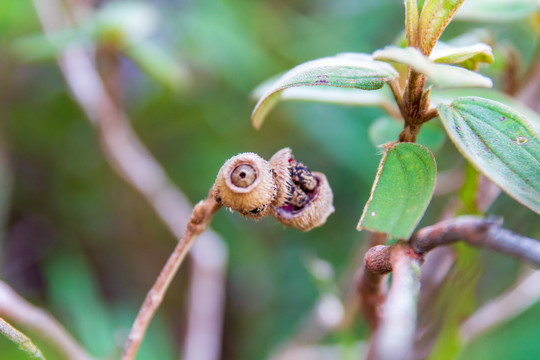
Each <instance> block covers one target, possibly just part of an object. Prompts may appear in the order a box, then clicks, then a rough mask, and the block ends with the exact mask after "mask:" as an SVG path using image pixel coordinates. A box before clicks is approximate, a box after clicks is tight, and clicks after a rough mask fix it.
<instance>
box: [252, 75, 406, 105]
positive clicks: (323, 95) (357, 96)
mask: <svg viewBox="0 0 540 360" xmlns="http://www.w3.org/2000/svg"><path fill="white" fill-rule="evenodd" d="M279 77H280V76H277V77H273V78H270V79H268V80H266V81H264V82H263V83H261V84H260V85H259V86H257V87H256V88H255V89H254V90H253V91H252V93H251V97H252V98H253V99H255V100H257V99H260V98H261V97H262V96H263V95H264V94H265V93H266V92H268V91H269V90H270V89H272V87H273V85H274V83H275V82H276V80H277V79H279ZM279 100H280V101H291V100H292V101H311V102H318V103H327V104H338V105H351V106H376V107H381V108H390V107H392V106H395V102H393V97H392V93H391V92H390V91H385V88H382V89H379V90H374V91H373V90H371V91H370V90H360V89H350V88H338V87H331V86H299V87H291V88H288V89H285V90H283V91H282V92H281V96H280V98H279ZM396 111H399V110H397V108H396Z"/></svg>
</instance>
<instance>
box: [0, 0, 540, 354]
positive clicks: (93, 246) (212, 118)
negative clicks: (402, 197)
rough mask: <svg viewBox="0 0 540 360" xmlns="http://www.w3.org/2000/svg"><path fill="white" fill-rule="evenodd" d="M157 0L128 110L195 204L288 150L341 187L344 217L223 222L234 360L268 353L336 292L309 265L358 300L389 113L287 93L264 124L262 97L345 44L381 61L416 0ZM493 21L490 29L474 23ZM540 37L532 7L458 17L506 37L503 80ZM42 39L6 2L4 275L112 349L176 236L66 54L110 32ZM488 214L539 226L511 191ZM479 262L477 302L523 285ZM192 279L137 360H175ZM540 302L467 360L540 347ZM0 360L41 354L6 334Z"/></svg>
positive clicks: (500, 53) (14, 0)
mask: <svg viewBox="0 0 540 360" xmlns="http://www.w3.org/2000/svg"><path fill="white" fill-rule="evenodd" d="M38 1H39V0H38ZM67 3H70V2H69V1H68V2H67ZM87 3H91V4H92V5H94V6H96V8H101V9H103V8H104V7H105V6H106V5H107V1H87ZM142 3H143V5H144V6H145V7H147V8H148V9H150V10H148V16H149V17H151V15H152V14H156V16H159V20H157V21H156V22H155V24H154V25H155V30H154V31H153V32H152V33H151V35H149V36H150V37H149V38H148V39H147V40H146V41H147V42H148V43H151V44H158V46H159V47H160V49H162V50H163V55H164V56H163V59H161V58H160V57H159V56H158V55H156V57H155V58H154V57H152V56H146V57H145V56H144V55H145V54H146V55H148V54H152V53H151V52H150V53H148V52H146V50H145V49H142V50H141V52H142V54H143V55H140V53H141V52H139V56H137V55H136V54H135V52H134V53H132V54H131V56H130V54H129V53H128V54H126V56H124V57H123V59H122V63H121V70H122V82H123V84H122V86H123V88H124V89H125V90H126V91H125V94H124V95H125V97H124V100H125V108H126V111H127V113H128V114H129V116H130V119H131V121H132V125H133V127H134V128H135V130H136V132H137V133H138V135H139V136H140V137H141V138H142V140H143V141H144V143H145V144H146V145H147V146H148V148H149V149H150V151H151V152H152V154H153V155H154V156H155V157H156V158H157V159H158V160H159V162H160V163H161V164H162V165H163V166H164V168H165V169H166V171H167V173H168V174H169V176H170V177H171V179H172V180H173V181H174V182H175V183H176V184H177V185H178V186H179V187H180V188H181V189H182V191H183V192H184V193H185V194H186V195H187V196H188V197H189V199H190V200H191V201H192V202H196V201H198V200H200V199H202V198H204V197H205V196H206V193H207V191H208V189H209V188H210V187H211V186H212V184H213V181H214V179H215V176H216V174H217V171H218V170H219V168H220V167H221V165H222V164H223V162H224V161H225V160H226V159H227V158H229V157H230V156H232V155H235V154H237V153H239V152H244V151H253V152H257V153H258V154H260V155H261V156H263V157H264V158H266V159H269V158H270V156H271V155H272V154H273V153H274V152H276V151H277V150H279V149H281V148H283V147H286V146H288V147H291V148H292V149H293V152H294V154H295V157H296V158H297V159H299V160H300V161H302V162H304V163H305V164H307V165H308V166H309V167H310V168H311V169H313V170H317V171H322V172H324V173H325V174H326V175H327V177H328V179H329V182H330V184H331V186H332V188H333V191H334V206H335V208H336V212H335V214H333V215H332V216H331V217H330V218H329V220H328V222H327V224H326V225H325V226H323V227H321V228H318V229H315V230H313V231H310V232H309V233H302V232H300V231H298V230H294V229H289V228H284V227H283V226H281V225H280V224H278V223H276V222H275V221H274V220H273V219H271V218H268V219H266V218H265V219H263V220H261V221H259V222H253V221H248V220H245V219H243V218H241V217H240V216H239V215H238V214H231V213H229V212H227V211H221V212H220V213H218V214H217V216H216V217H215V218H214V220H213V222H212V227H213V228H214V229H215V230H216V231H217V232H218V233H219V234H220V235H221V236H222V237H223V238H224V239H225V241H226V243H227V246H228V248H229V265H228V273H227V279H226V287H227V299H226V311H225V329H224V338H223V359H235V360H247V359H264V358H267V357H269V356H270V355H271V354H272V353H273V352H275V351H276V349H277V348H278V347H279V346H280V345H281V344H282V343H284V342H286V341H287V340H289V339H291V338H292V337H293V336H294V335H295V334H297V333H298V332H299V331H300V330H301V329H302V327H303V326H304V319H305V318H306V317H307V316H309V313H310V311H311V309H312V308H313V306H314V304H315V303H316V301H317V300H318V299H319V297H320V296H321V294H322V292H324V291H325V290H323V291H322V292H321V286H320V284H318V283H317V282H316V281H315V280H314V279H313V276H312V274H310V271H309V266H306V264H308V263H309V261H310V259H313V258H320V259H323V260H325V261H327V262H328V263H329V264H330V265H331V266H332V267H333V269H334V272H335V274H336V276H335V277H336V279H341V280H340V282H339V286H340V288H341V289H342V291H343V294H344V293H346V292H347V290H348V289H349V288H350V287H351V286H352V272H353V271H354V269H355V268H357V267H359V266H361V264H362V262H361V259H362V249H365V247H366V246H367V244H366V239H367V237H366V234H364V233H359V232H357V231H356V230H355V228H356V224H357V221H358V219H359V217H360V215H361V212H362V208H363V205H364V203H365V201H366V200H367V198H368V196H369V191H370V188H371V184H372V182H373V179H374V176H375V172H376V168H377V165H378V161H379V155H378V150H377V148H376V146H375V145H374V144H373V143H372V142H371V141H370V139H369V136H368V129H369V127H370V124H371V123H372V122H373V121H374V120H375V119H377V118H379V117H381V116H384V115H385V114H384V112H383V111H382V110H380V109H376V108H355V107H340V106H335V105H321V104H311V103H299V102H289V103H283V104H280V105H279V106H278V107H277V108H276V109H275V110H274V111H273V112H272V113H271V114H270V116H269V118H268V119H267V121H266V122H265V124H264V125H263V127H262V129H261V130H259V131H255V130H254V129H253V127H252V126H251V123H250V113H251V110H252V109H253V106H254V102H253V99H251V97H250V93H251V91H252V90H253V89H254V88H255V87H256V86H257V85H258V84H259V83H261V82H262V81H264V80H266V79H267V78H269V77H271V76H274V75H276V74H278V73H281V72H283V71H286V70H288V69H290V68H292V67H294V66H295V65H297V64H300V63H302V62H304V61H308V60H312V59H315V58H318V57H323V56H329V55H334V54H336V53H339V52H366V53H371V52H373V51H374V50H376V49H378V48H381V47H383V46H385V45H387V44H390V43H392V42H394V41H395V40H396V39H398V38H399V36H400V33H401V31H402V29H403V4H402V1H399V0H379V1H372V0H355V1H352V0H335V1H328V0H327V1H322V0H289V1H284V0H274V1H261V0H255V1H250V0H197V1H184V0H154V1H146V2H142ZM114 21H115V19H114V18H113V20H112V22H113V24H114ZM118 21H120V20H118ZM478 28H479V29H481V32H480V35H478V34H479V32H478V31H476V32H473V30H475V29H478ZM537 29H538V20H537V19H536V17H534V16H531V14H529V13H526V14H524V15H523V14H522V15H520V16H518V17H517V18H515V19H510V20H509V21H506V22H503V23H497V24H491V23H489V22H482V23H476V22H471V21H467V22H465V21H456V22H455V23H453V24H451V25H450V27H449V28H448V31H447V32H446V33H445V37H446V38H447V39H449V38H452V37H455V36H458V35H461V34H464V33H467V32H471V33H474V34H476V35H475V36H477V35H478V36H480V37H482V36H483V37H484V38H489V39H491V41H492V43H493V44H496V45H497V46H496V47H495V54H496V56H497V60H496V63H495V64H494V65H493V66H491V67H490V68H487V67H486V68H483V69H482V70H483V71H484V72H485V73H486V74H489V75H491V76H493V77H494V81H495V83H496V84H498V85H499V86H504V81H505V80H504V71H505V69H507V66H508V61H507V59H508V57H505V54H506V52H505V51H507V50H508V49H511V50H512V51H514V53H515V54H517V65H516V69H517V70H516V72H517V77H518V78H520V79H522V78H523V77H524V76H525V74H526V72H527V69H528V68H529V67H530V64H531V62H532V61H533V60H534V59H535V56H536V55H535V54H536V52H537V36H538V32H537ZM81 31H82V33H83V35H84V34H85V33H84V31H88V30H87V29H86V30H85V29H83V30H81ZM40 34H42V30H41V26H40V23H39V20H38V18H37V16H36V13H35V10H34V7H33V3H32V2H31V1H29V0H2V1H1V2H0V120H1V121H0V220H1V221H2V223H1V225H2V228H1V232H0V241H1V243H0V255H1V257H0V277H1V278H2V280H4V281H6V282H7V283H8V284H10V285H11V286H12V287H13V288H14V289H15V290H16V291H18V292H19V293H20V294H21V295H22V296H24V297H25V298H26V299H28V300H29V301H31V302H32V303H34V304H36V305H39V306H41V307H43V308H46V309H47V310H49V311H50V312H51V313H52V314H53V315H54V316H55V317H56V318H57V319H59V320H60V321H61V322H62V323H63V324H64V325H65V326H66V327H67V329H68V330H69V331H70V332H71V333H72V334H73V335H74V336H75V337H76V338H77V339H78V340H79V341H80V342H81V343H82V344H83V345H84V346H85V347H86V348H87V349H88V350H89V352H90V353H91V354H93V355H95V356H97V357H110V358H115V357H118V354H119V349H120V348H121V347H122V345H123V341H124V338H125V336H126V334H127V331H128V330H129V326H130V325H131V322H132V321H133V319H134V316H135V314H136V311H137V309H138V307H139V306H140V304H141V302H142V300H143V298H144V296H145V294H146V292H147V291H148V289H149V288H150V286H151V284H152V283H153V281H154V279H155V277H156V275H157V274H158V272H159V270H160V269H161V267H162V265H163V263H164V262H165V260H166V258H167V256H168V255H169V253H170V252H171V251H172V249H173V247H174V244H175V239H174V237H173V236H172V235H170V234H169V232H168V231H167V229H166V228H165V227H164V226H163V224H162V223H161V222H160V220H159V219H158V217H157V216H156V215H155V213H154V212H153V211H152V209H151V208H150V206H149V205H148V204H147V203H146V202H145V201H144V199H143V198H142V197H141V196H140V195H139V194H138V193H137V192H136V191H134V190H133V189H132V188H131V186H129V185H128V184H126V183H125V182H123V181H122V179H120V178H119V176H118V175H117V174H116V173H115V172H114V171H113V170H112V169H111V167H110V166H109V164H108V163H107V162H106V160H105V159H104V156H103V154H102V151H101V148H100V144H99V141H98V137H97V134H96V131H95V129H94V128H93V127H92V126H91V125H90V123H89V122H88V120H87V118H86V117H85V114H84V113H83V112H82V111H81V109H80V108H79V106H78V105H77V103H75V102H74V101H73V99H72V97H71V95H70V93H69V91H68V89H67V86H66V84H65V81H64V79H63V77H62V74H61V72H60V71H59V69H58V66H57V63H56V62H55V55H56V54H57V53H58V51H59V49H60V50H61V49H62V48H63V46H64V45H65V43H69V42H70V41H73V42H79V43H83V44H85V45H87V46H89V47H90V46H91V45H92V41H95V38H91V37H85V36H82V35H80V34H75V35H73V34H71V35H69V34H68V35H66V36H59V40H58V41H57V43H55V44H53V45H51V44H50V43H47V42H46V41H44V40H43V38H40ZM78 36H81V38H78ZM66 38H67V39H68V40H66ZM160 54H161V53H160ZM149 57H150V59H148V58H149ZM152 60H155V62H153V61H152ZM175 71H177V72H175ZM539 101H540V100H539ZM435 155H436V158H437V162H438V166H439V170H440V171H445V170H448V169H454V168H463V167H464V166H465V162H464V161H463V160H462V159H461V158H460V156H459V155H458V154H457V151H456V150H455V149H454V147H453V145H452V144H451V143H450V142H449V141H446V142H445V144H444V145H443V147H442V149H441V150H439V151H437V152H436V154H435ZM452 196H453V195H452V194H450V195H448V194H447V195H442V196H438V197H436V198H435V199H434V201H433V203H432V204H431V205H430V207H429V209H428V213H427V215H426V217H425V219H424V220H423V222H422V224H424V225H426V224H430V223H433V222H434V221H436V219H437V218H438V217H439V216H440V213H441V211H442V209H443V208H444V206H445V205H446V203H448V202H449V201H450V199H451V198H452ZM490 213H492V214H495V215H498V216H504V217H505V219H506V223H505V224H506V226H507V227H508V228H510V229H513V230H515V231H518V232H519V233H521V234H524V235H527V236H531V237H536V238H538V237H539V236H540V226H539V222H538V216H537V215H535V214H534V213H532V212H531V211H529V210H528V209H526V208H524V207H522V206H520V205H519V204H517V203H516V202H515V201H514V200H512V199H510V198H508V197H506V196H504V195H502V196H501V197H500V198H499V199H498V200H497V202H496V203H495V204H494V206H492V208H491V209H490ZM479 259H480V260H479V261H481V262H482V264H481V266H480V267H481V269H482V270H483V273H482V276H481V278H480V280H479V286H478V287H477V289H476V300H477V303H478V304H481V303H483V302H485V301H487V300H488V299H490V298H491V297H493V296H495V295H497V294H499V293H501V292H502V291H503V290H504V289H505V288H506V287H507V286H508V285H509V284H511V283H512V281H513V279H514V278H515V276H516V274H517V272H518V270H519V266H520V265H519V264H518V263H517V262H516V261H514V260H512V259H509V258H507V257H504V256H501V255H498V254H493V253H491V252H483V251H482V252H480V257H479ZM188 280H189V271H188V266H187V264H186V266H184V267H183V268H182V269H181V271H180V273H179V275H178V276H177V277H176V279H175V280H174V282H173V284H172V286H171V289H170V290H169V292H168V294H167V296H166V298H165V300H164V302H163V305H162V307H161V309H160V311H159V313H158V316H157V318H156V319H155V320H154V322H153V323H152V325H151V328H150V331H149V332H148V335H147V339H146V340H145V342H144V343H143V347H142V349H141V352H140V356H139V357H138V359H163V360H167V359H175V358H178V355H177V354H178V353H179V350H180V348H181V343H182V338H183V335H184V332H185V322H186V316H187V315H186V312H185V309H186V291H187V287H188V285H189V283H188ZM336 281H337V280H336ZM327 287H328V285H327ZM323 288H325V287H324V286H323ZM325 289H326V288H325ZM343 294H341V296H344V295H343ZM464 301H467V300H464ZM539 312H540V305H536V306H534V307H533V308H531V309H530V310H529V311H528V312H527V313H525V314H523V315H522V316H520V317H518V318H517V319H515V320H513V321H512V322H510V323H509V324H507V325H506V326H504V327H501V328H499V329H497V330H495V331H493V332H491V333H489V334H488V335H486V336H484V337H482V338H480V339H478V340H477V341H475V342H473V343H472V344H471V345H470V346H469V347H467V348H466V349H465V350H464V353H463V354H462V358H463V359H510V358H512V359H533V358H538V357H540V342H538V334H540V322H539V321H538V320H537V319H538V318H539V317H538V313H539ZM0 315H1V314H0ZM15 325H16V324H15ZM367 335H368V330H367V327H366V326H365V324H364V322H363V320H362V319H357V320H356V321H355V324H354V326H351V327H349V328H347V329H344V330H339V331H334V332H332V333H330V334H329V335H327V336H326V337H324V338H323V339H322V340H321V343H325V344H331V345H336V346H337V347H339V348H340V349H347V348H350V347H354V346H355V345H356V343H357V342H358V341H363V340H366V338H367ZM38 344H40V343H39V342H38ZM42 346H44V348H45V349H47V346H46V345H42ZM344 354H345V353H344ZM532 354H535V355H532ZM343 356H344V357H345V356H346V355H343ZM441 356H442V355H441ZM0 358H1V359H24V358H26V357H25V355H24V354H22V353H21V352H19V351H18V350H17V348H16V346H15V345H13V344H11V343H10V342H9V341H7V340H6V339H5V338H3V337H0ZM353 358H355V357H354V356H353Z"/></svg>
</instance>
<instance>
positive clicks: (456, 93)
mask: <svg viewBox="0 0 540 360" xmlns="http://www.w3.org/2000/svg"><path fill="white" fill-rule="evenodd" d="M464 96H480V97H483V98H486V99H490V100H495V101H498V102H500V103H503V104H506V105H508V106H510V107H511V108H513V109H516V110H517V111H518V112H520V113H521V114H522V115H524V116H525V117H526V118H527V120H529V122H530V123H531V124H532V125H533V126H534V128H535V129H536V132H537V133H540V116H539V115H538V113H536V112H535V111H533V110H531V109H530V108H528V107H527V106H525V105H523V103H521V102H520V101H518V100H516V98H513V97H511V96H509V95H507V94H505V93H503V92H501V91H499V90H497V89H454V90H443V91H432V92H431V102H432V104H434V105H438V104H440V103H451V102H452V101H453V100H454V99H456V98H458V97H464Z"/></svg>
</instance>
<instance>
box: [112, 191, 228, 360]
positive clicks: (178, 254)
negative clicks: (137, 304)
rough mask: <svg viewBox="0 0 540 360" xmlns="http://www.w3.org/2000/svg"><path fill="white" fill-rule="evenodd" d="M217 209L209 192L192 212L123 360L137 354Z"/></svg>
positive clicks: (135, 325)
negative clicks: (166, 296)
mask: <svg viewBox="0 0 540 360" xmlns="http://www.w3.org/2000/svg"><path fill="white" fill-rule="evenodd" d="M220 208H221V204H219V203H218V202H217V201H216V200H215V198H214V191H213V189H212V190H210V193H209V194H208V197H207V199H206V200H204V201H200V202H199V203H198V204H197V205H195V208H194V209H193V214H192V215H191V218H190V219H189V223H188V225H187V228H186V231H185V232H184V235H183V236H182V239H181V240H180V241H179V242H178V244H177V245H176V247H175V248H174V250H173V252H172V254H171V255H170V256H169V259H168V260H167V262H166V263H165V266H164V267H163V269H162V270H161V273H160V274H159V276H158V278H157V279H156V282H155V283H154V285H153V286H152V288H151V289H150V291H149V292H148V294H147V295H146V298H145V299H144V302H143V304H142V306H141V309H140V310H139V313H138V314H137V317H136V318H135V322H134V323H133V326H132V327H131V331H130V332H129V335H128V339H127V342H126V345H125V347H124V352H123V354H122V359H123V360H132V359H135V356H136V355H137V351H138V349H139V346H140V345H141V342H142V340H143V338H144V334H145V333H146V329H147V328H148V325H149V324H150V321H151V320H152V318H153V316H154V314H155V312H156V310H157V309H158V307H159V305H160V304H161V301H162V300H163V297H164V296H165V293H166V292H167V289H168V288H169V285H170V283H171V281H172V279H173V278H174V276H175V275H176V272H177V271H178V268H179V267H180V265H181V264H182V261H183V260H184V258H185V257H186V255H187V253H188V252H189V249H190V248H191V245H192V244H193V241H194V240H195V238H196V237H197V236H198V235H199V234H200V233H202V232H203V231H204V230H205V229H206V228H207V227H208V224H210V220H211V219H212V216H213V215H214V214H215V213H216V211H218V210H219V209H220Z"/></svg>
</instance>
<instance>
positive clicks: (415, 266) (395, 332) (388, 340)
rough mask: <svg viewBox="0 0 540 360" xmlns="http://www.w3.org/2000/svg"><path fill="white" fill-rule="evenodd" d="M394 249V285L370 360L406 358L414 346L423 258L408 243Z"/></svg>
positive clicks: (377, 331)
mask: <svg viewBox="0 0 540 360" xmlns="http://www.w3.org/2000/svg"><path fill="white" fill-rule="evenodd" d="M391 249H392V252H391V257H390V262H391V265H392V284H391V285H390V291H389V292H388V296H387V298H386V302H385V303H384V305H383V308H382V313H381V319H380V324H379V326H378V328H377V330H376V332H375V334H374V335H373V338H372V341H371V344H370V348H369V351H368V356H367V359H368V360H400V359H405V358H406V357H407V355H408V354H409V353H410V350H411V349H412V346H413V340H414V332H415V328H416V303H417V299H418V293H419V291H420V261H421V258H420V257H419V256H418V255H417V254H415V253H414V252H413V251H412V250H411V248H410V247H409V246H408V245H407V244H406V243H397V244H395V245H393V246H392V247H391Z"/></svg>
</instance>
